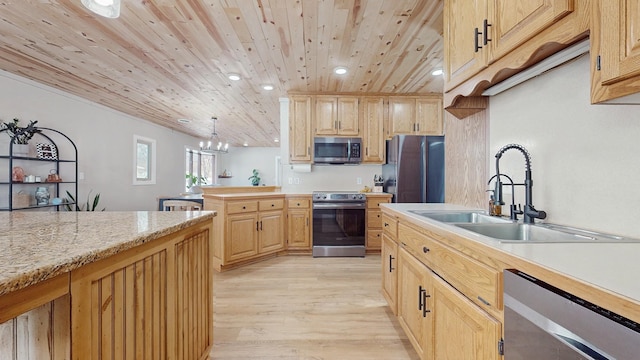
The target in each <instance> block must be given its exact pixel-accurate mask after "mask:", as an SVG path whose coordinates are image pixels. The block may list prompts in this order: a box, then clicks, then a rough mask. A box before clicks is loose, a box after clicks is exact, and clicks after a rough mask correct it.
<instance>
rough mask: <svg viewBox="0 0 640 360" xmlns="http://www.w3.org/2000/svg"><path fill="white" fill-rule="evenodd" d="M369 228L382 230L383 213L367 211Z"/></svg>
mask: <svg viewBox="0 0 640 360" xmlns="http://www.w3.org/2000/svg"><path fill="white" fill-rule="evenodd" d="M367 228H368V229H372V228H375V229H380V228H382V211H380V210H371V209H367Z"/></svg>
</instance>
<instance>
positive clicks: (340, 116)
mask: <svg viewBox="0 0 640 360" xmlns="http://www.w3.org/2000/svg"><path fill="white" fill-rule="evenodd" d="M332 135H344V136H359V135H360V124H359V121H358V98H357V97H351V96H339V97H337V96H317V97H316V113H315V120H314V136H332Z"/></svg>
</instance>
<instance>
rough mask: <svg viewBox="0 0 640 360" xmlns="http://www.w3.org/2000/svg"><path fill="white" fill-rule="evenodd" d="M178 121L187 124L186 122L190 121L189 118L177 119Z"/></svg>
mask: <svg viewBox="0 0 640 360" xmlns="http://www.w3.org/2000/svg"><path fill="white" fill-rule="evenodd" d="M178 122H179V123H181V124H188V123H190V122H191V120H189V119H178Z"/></svg>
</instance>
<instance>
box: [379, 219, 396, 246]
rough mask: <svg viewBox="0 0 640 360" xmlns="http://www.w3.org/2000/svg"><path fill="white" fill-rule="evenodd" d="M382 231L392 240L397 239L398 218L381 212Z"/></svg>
mask: <svg viewBox="0 0 640 360" xmlns="http://www.w3.org/2000/svg"><path fill="white" fill-rule="evenodd" d="M382 231H384V233H385V234H387V236H389V237H390V238H391V239H393V241H396V242H397V240H398V220H396V219H395V218H393V217H391V216H389V215H387V214H382Z"/></svg>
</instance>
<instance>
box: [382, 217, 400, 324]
mask: <svg viewBox="0 0 640 360" xmlns="http://www.w3.org/2000/svg"><path fill="white" fill-rule="evenodd" d="M382 229H383V230H382V295H383V296H384V298H385V299H386V300H387V303H388V304H389V307H390V308H391V311H392V312H393V313H394V314H395V315H397V312H398V307H397V298H398V242H397V234H398V231H397V230H398V220H396V219H395V218H392V217H391V216H389V215H387V214H382Z"/></svg>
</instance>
